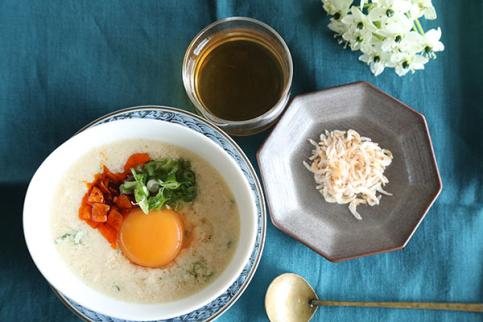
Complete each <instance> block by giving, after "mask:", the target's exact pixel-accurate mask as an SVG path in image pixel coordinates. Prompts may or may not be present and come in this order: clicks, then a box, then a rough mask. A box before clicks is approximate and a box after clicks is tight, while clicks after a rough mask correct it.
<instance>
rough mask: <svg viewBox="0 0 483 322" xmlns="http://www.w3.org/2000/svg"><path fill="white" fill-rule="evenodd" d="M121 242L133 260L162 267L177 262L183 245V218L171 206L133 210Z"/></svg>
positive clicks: (123, 248)
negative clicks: (158, 208) (147, 211)
mask: <svg viewBox="0 0 483 322" xmlns="http://www.w3.org/2000/svg"><path fill="white" fill-rule="evenodd" d="M119 245H120V247H121V250H122V252H123V253H124V255H125V256H126V257H127V258H128V259H129V260H130V261H131V262H133V263H135V264H138V265H141V266H145V267H161V266H165V265H167V264H169V263H170V262H171V261H173V260H174V259H175V258H176V256H177V255H178V253H179V252H180V250H181V248H182V246H183V220H182V218H181V215H180V214H178V213H177V212H176V211H173V210H170V209H162V210H155V211H151V212H149V213H148V214H145V213H143V212H142V210H141V209H136V210H133V211H131V212H130V213H129V215H128V216H126V218H125V219H124V221H123V223H122V226H121V231H120V234H119Z"/></svg>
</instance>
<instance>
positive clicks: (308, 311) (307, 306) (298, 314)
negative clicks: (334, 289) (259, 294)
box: [265, 273, 319, 322]
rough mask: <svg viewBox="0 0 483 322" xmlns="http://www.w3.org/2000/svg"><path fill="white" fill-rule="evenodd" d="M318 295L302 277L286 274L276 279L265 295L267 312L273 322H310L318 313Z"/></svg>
mask: <svg viewBox="0 0 483 322" xmlns="http://www.w3.org/2000/svg"><path fill="white" fill-rule="evenodd" d="M318 299H319V298H318V297H317V294H315V291H314V289H313V288H312V287H311V286H310V284H309V283H308V282H307V281H306V280H305V279H304V278H303V277H302V276H300V275H297V274H294V273H285V274H282V275H280V276H278V277H277V278H275V279H274V280H273V281H272V283H271V284H270V286H269V287H268V290H267V294H266V295H265V310H266V312H267V315H268V318H269V319H270V321H272V322H279V321H280V322H282V321H284V322H302V321H309V320H310V319H311V318H312V316H313V315H314V314H315V311H317V308H318V306H317V305H311V302H312V301H313V300H318Z"/></svg>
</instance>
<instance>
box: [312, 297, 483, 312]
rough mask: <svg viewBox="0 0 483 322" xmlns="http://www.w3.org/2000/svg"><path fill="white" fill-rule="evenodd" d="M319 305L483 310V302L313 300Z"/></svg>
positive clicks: (313, 302) (314, 303)
mask: <svg viewBox="0 0 483 322" xmlns="http://www.w3.org/2000/svg"><path fill="white" fill-rule="evenodd" d="M311 304H312V305H318V306H353V307H379V308H393V309H423V310H445V311H465V312H483V303H424V302H339V301H320V300H313V301H311Z"/></svg>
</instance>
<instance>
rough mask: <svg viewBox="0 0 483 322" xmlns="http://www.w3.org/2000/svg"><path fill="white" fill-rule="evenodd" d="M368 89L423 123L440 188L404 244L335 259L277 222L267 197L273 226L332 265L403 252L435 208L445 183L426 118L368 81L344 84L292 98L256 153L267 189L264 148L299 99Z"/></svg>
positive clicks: (261, 175)
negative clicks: (333, 91) (352, 88)
mask: <svg viewBox="0 0 483 322" xmlns="http://www.w3.org/2000/svg"><path fill="white" fill-rule="evenodd" d="M364 86H365V87H368V88H370V89H372V90H374V91H376V92H378V93H380V94H381V95H383V96H385V97H386V98H387V99H389V100H391V101H393V102H395V103H397V104H398V105H399V106H400V107H401V108H404V109H407V110H409V111H411V112H412V113H414V114H415V115H416V116H417V117H418V121H419V122H421V123H422V124H423V126H424V130H425V133H426V137H427V139H428V145H429V148H430V152H431V162H432V163H433V165H434V168H435V170H436V180H437V186H438V189H437V190H436V191H435V192H434V194H433V196H432V197H431V201H430V202H429V203H428V205H427V206H426V207H425V209H424V210H423V211H422V212H421V214H420V218H419V220H418V221H417V223H416V224H415V225H414V226H412V227H411V231H410V233H409V235H408V236H407V237H406V239H405V240H404V242H403V243H401V244H400V245H397V246H394V247H382V248H379V249H375V250H371V251H367V252H363V253H359V254H355V255H352V256H344V257H335V256H331V255H329V254H327V253H326V252H324V251H322V250H320V249H317V248H316V247H313V246H311V245H309V244H307V243H306V242H304V241H303V240H302V239H301V238H300V237H299V236H298V234H295V233H293V232H291V231H290V230H289V229H287V228H285V227H284V226H283V225H282V224H280V222H279V221H277V219H276V218H275V216H274V215H273V211H272V210H273V207H272V205H271V203H270V196H269V195H267V198H268V199H267V207H268V209H269V212H268V213H269V216H270V221H271V222H272V224H273V225H274V226H275V227H277V229H279V230H280V231H282V232H283V233H284V234H287V235H288V236H290V237H291V238H293V239H295V240H296V241H298V242H300V243H302V244H303V245H304V246H306V247H308V248H309V249H311V250H313V251H314V252H316V253H317V254H319V255H320V256H322V257H324V258H325V259H327V260H328V261H330V262H332V263H338V262H344V261H348V260H352V259H356V258H361V257H366V256H372V255H377V254H382V253H388V252H392V251H396V250H401V249H404V248H405V247H406V246H407V245H408V243H409V242H410V241H411V239H412V237H413V236H414V234H415V232H416V230H417V229H418V227H419V225H420V224H421V223H422V222H423V220H424V218H425V217H426V215H427V213H428V211H429V209H430V208H431V207H432V206H433V204H434V203H435V202H436V200H437V199H438V197H439V195H440V193H441V191H442V190H443V181H442V179H441V174H440V171H439V168H438V163H437V161H436V154H435V153H434V147H433V141H432V139H431V133H430V131H429V126H428V122H427V121H426V117H425V116H424V114H423V113H421V112H419V111H417V110H415V109H414V108H412V107H410V106H408V105H407V104H405V103H404V102H402V101H400V100H399V99H397V98H395V97H394V96H392V95H390V94H388V93H386V92H385V91H383V90H382V89H380V88H379V87H377V86H375V85H373V84H371V83H370V82H367V81H356V82H352V83H347V84H342V85H338V86H334V87H330V88H325V89H322V90H319V91H315V92H309V93H304V94H300V95H297V96H295V97H293V98H292V100H291V101H290V103H289V104H288V105H287V108H286V109H285V111H284V113H283V114H282V116H281V117H280V120H279V123H277V124H276V125H275V126H274V127H273V129H272V131H271V132H270V134H269V135H268V136H267V138H266V139H265V141H264V142H263V143H262V144H261V145H260V147H259V148H258V150H257V152H256V159H257V163H258V165H259V169H260V177H261V180H262V183H263V186H264V187H265V184H266V183H265V174H264V173H265V170H264V168H263V167H262V166H260V165H261V164H262V163H263V162H261V156H260V155H261V154H262V151H263V150H264V147H265V145H266V143H267V142H268V141H269V140H270V139H271V138H272V136H273V130H274V129H275V128H276V127H278V126H279V124H280V121H281V120H282V119H283V118H284V117H286V116H287V115H288V113H289V109H290V107H291V105H292V104H293V103H294V102H295V101H296V100H298V98H300V97H307V96H312V95H317V94H320V93H324V92H328V91H332V90H340V89H344V88H351V87H364Z"/></svg>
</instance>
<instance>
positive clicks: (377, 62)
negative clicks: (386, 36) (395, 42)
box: [359, 52, 387, 76]
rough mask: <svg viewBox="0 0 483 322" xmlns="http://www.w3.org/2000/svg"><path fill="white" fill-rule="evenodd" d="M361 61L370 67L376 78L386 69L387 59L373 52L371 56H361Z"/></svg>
mask: <svg viewBox="0 0 483 322" xmlns="http://www.w3.org/2000/svg"><path fill="white" fill-rule="evenodd" d="M359 60H360V61H363V62H365V63H366V64H368V65H369V68H370V69H371V72H372V73H373V74H374V76H377V75H379V74H381V73H382V72H383V71H384V68H385V67H386V63H387V62H386V60H385V57H382V56H380V55H379V54H378V53H376V52H372V53H370V54H362V55H361V56H359Z"/></svg>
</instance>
